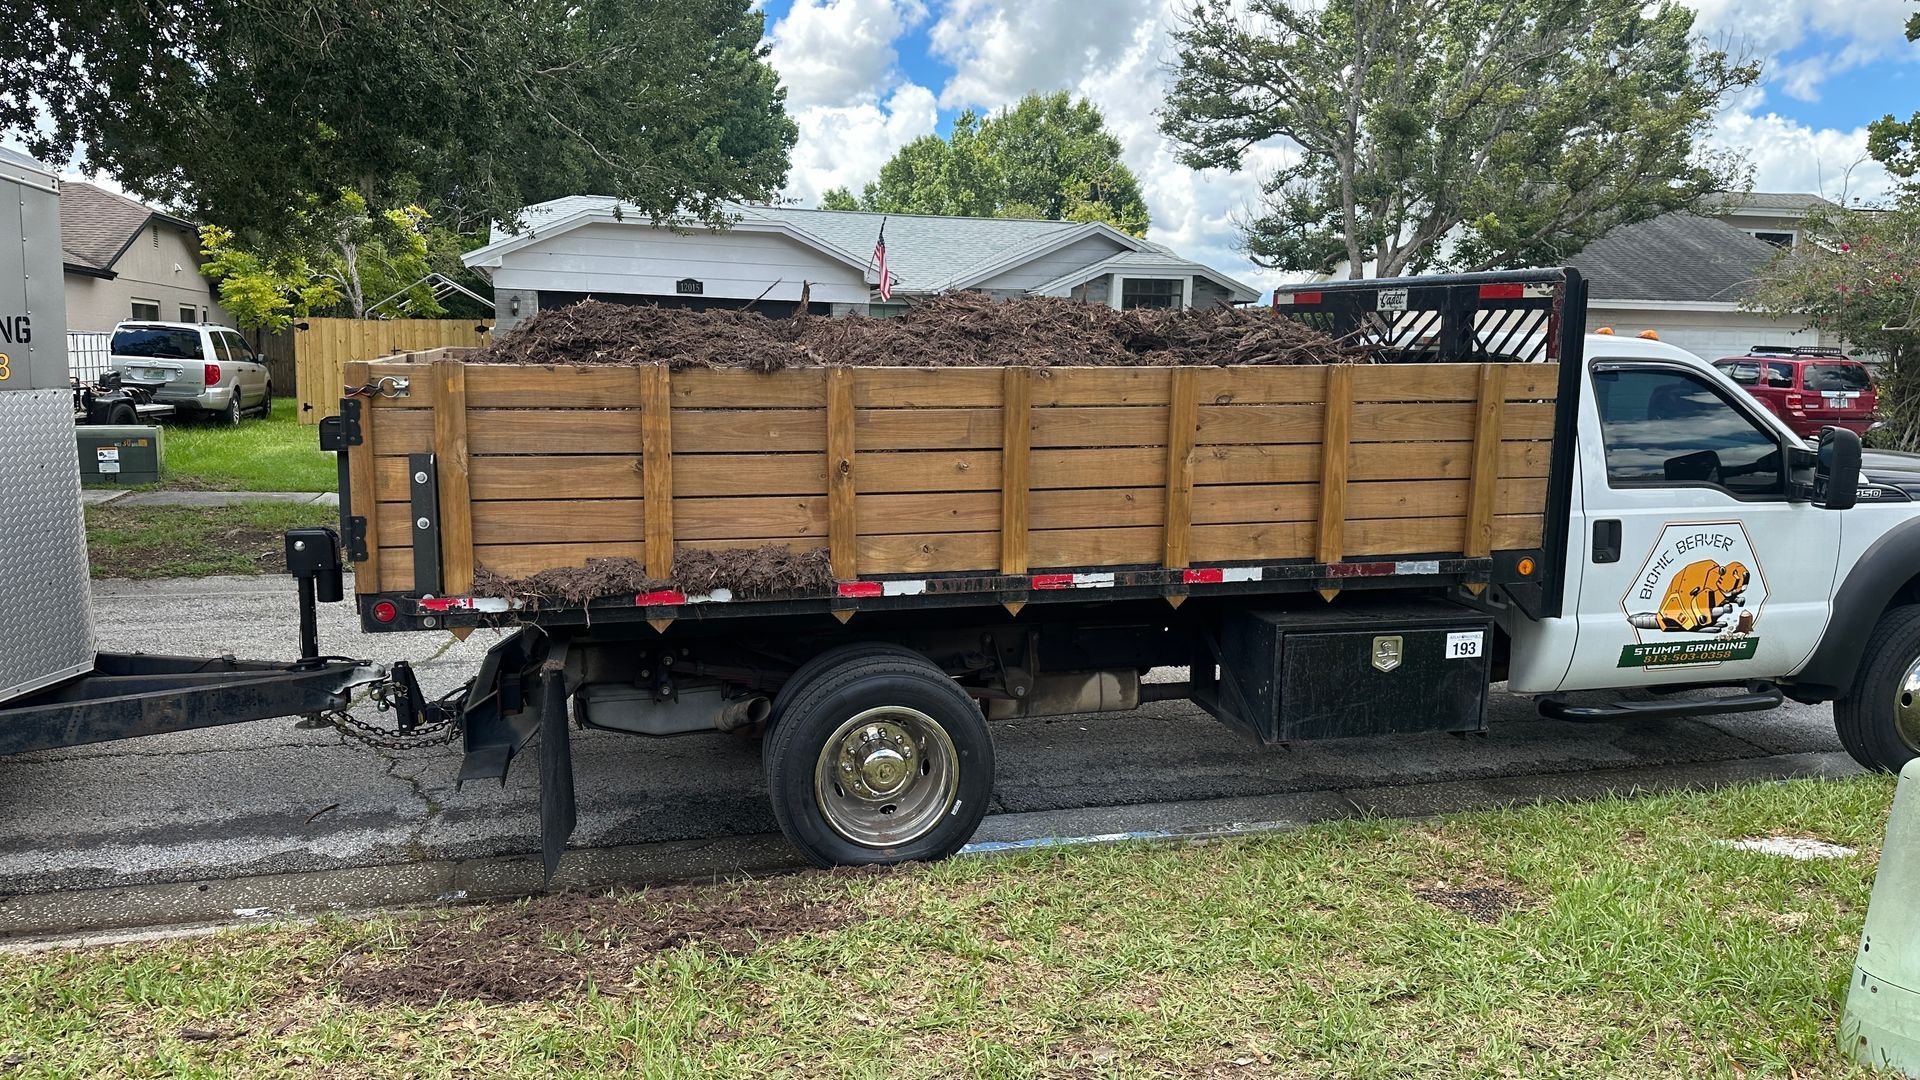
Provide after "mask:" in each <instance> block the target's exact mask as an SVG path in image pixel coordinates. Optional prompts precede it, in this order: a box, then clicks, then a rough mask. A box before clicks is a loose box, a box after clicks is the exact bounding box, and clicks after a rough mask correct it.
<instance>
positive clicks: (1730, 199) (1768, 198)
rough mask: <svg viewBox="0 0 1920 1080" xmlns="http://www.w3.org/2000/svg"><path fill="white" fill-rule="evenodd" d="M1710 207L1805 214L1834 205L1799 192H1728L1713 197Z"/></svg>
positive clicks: (1818, 197) (1709, 203)
mask: <svg viewBox="0 0 1920 1080" xmlns="http://www.w3.org/2000/svg"><path fill="white" fill-rule="evenodd" d="M1708 205H1709V206H1710V207H1712V208H1715V209H1719V210H1769V211H1779V212H1781V213H1785V214H1804V213H1806V212H1807V211H1809V210H1812V209H1814V208H1815V207H1831V206H1833V205H1834V204H1833V203H1831V202H1829V201H1827V200H1826V199H1823V198H1821V197H1820V196H1818V195H1808V194H1806V193H1804V192H1799V191H1727V192H1722V193H1720V194H1718V195H1715V196H1713V197H1712V198H1711V199H1709V200H1708Z"/></svg>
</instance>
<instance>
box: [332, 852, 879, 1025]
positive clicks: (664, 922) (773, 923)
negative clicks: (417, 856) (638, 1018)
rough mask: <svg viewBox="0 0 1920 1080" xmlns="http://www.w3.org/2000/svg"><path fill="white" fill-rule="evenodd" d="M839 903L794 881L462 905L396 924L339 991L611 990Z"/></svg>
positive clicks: (374, 998) (778, 933)
mask: <svg viewBox="0 0 1920 1080" xmlns="http://www.w3.org/2000/svg"><path fill="white" fill-rule="evenodd" d="M856 919H857V916H856V915H855V914H854V913H852V912H850V911H848V910H847V909H846V907H845V906H844V905H841V906H834V905H829V904H826V903H822V902H819V901H816V900H812V899H808V898H805V897H803V896H801V895H798V894H797V893H796V892H795V890H794V889H793V888H792V887H791V884H790V879H787V880H775V881H770V882H749V883H747V884H745V885H743V886H742V887H741V888H740V889H738V890H737V891H732V892H721V891H718V890H715V889H712V888H710V887H707V888H701V887H695V886H688V885H676V886H668V887H664V888H657V889H649V890H647V891H645V892H625V893H612V894H596V895H589V894H586V893H559V894H556V895H553V896H545V897H540V898H538V899H535V900H531V901H527V902H525V903H517V904H502V905H498V906H490V907H483V908H479V909H474V908H460V909H456V910H452V911H448V912H442V913H440V914H439V915H436V916H434V917H431V918H428V919H425V920H423V921H421V922H419V923H416V924H413V925H412V926H410V927H404V928H402V929H401V930H400V931H399V934H400V938H401V943H400V947H399V949H397V950H396V951H393V952H381V953H376V954H372V955H364V954H356V955H351V956H349V957H348V958H347V959H345V960H343V961H342V962H341V967H342V970H343V974H342V975H341V977H340V993H341V995H342V996H343V997H346V998H349V999H352V1000H356V1001H370V1002H398V1003H405V1004H412V1005H433V1004H436V1003H438V1002H440V1001H441V1000H443V999H454V1000H469V999H471V1000H478V1001H492V1002H520V1001H541V1000H545V999H548V998H551V997H553V996H554V995H556V994H562V993H569V992H574V991H578V990H581V989H583V988H584V987H585V986H586V985H587V984H588V983H592V984H593V985H594V986H595V987H596V988H598V989H599V991H600V992H601V993H607V994H615V993H618V992H619V991H620V989H621V988H622V987H624V986H626V985H627V984H628V983H629V982H631V981H632V979H633V973H634V969H635V968H637V967H639V966H641V965H643V964H645V963H647V962H648V961H649V960H651V959H652V958H653V957H655V956H657V955H659V954H660V953H662V952H665V951H667V950H669V949H674V948H678V947H680V946H683V945H695V946H699V947H701V948H704V949H709V950H715V951H719V952H724V953H729V954H732V955H735V956H741V955H745V954H747V953H750V952H752V951H754V950H755V949H757V948H759V947H760V946H762V945H766V944H768V943H771V942H775V941H780V940H782V939H785V938H790V937H796V936H799V935H802V934H814V933H824V932H827V931H831V930H838V929H840V928H841V927H844V926H847V925H849V924H851V923H853V922H854V921H856Z"/></svg>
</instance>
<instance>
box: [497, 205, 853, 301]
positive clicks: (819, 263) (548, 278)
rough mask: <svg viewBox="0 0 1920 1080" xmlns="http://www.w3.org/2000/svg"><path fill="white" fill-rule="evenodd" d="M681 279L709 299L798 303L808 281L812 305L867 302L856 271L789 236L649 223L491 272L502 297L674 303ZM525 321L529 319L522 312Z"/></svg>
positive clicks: (554, 246)
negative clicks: (545, 294) (598, 296)
mask: <svg viewBox="0 0 1920 1080" xmlns="http://www.w3.org/2000/svg"><path fill="white" fill-rule="evenodd" d="M681 278H696V279H698V280H699V281H700V282H701V283H702V284H703V286H704V288H703V290H702V293H701V295H703V296H708V297H725V298H729V299H739V300H752V299H754V298H756V297H760V296H762V295H764V296H765V298H766V299H768V300H798V299H800V283H801V282H802V281H805V282H809V283H811V292H810V297H811V299H812V301H813V302H814V303H818V304H865V303H866V302H867V284H866V282H865V280H864V279H863V277H862V274H861V272H860V270H859V269H858V268H856V267H852V266H848V265H847V264H845V263H843V262H841V261H839V260H838V259H834V258H832V257H830V256H828V255H826V254H824V253H822V252H819V251H815V250H814V249H812V248H810V247H807V246H806V245H804V244H801V243H799V242H798V241H795V240H791V239H788V238H787V237H784V236H777V235H773V234H769V233H753V232H744V231H740V230H732V231H723V232H716V231H710V230H704V229H702V230H695V231H692V232H688V233H675V232H672V231H670V230H667V229H657V228H654V227H653V226H652V225H648V224H645V223H643V222H635V223H632V224H611V223H608V224H594V225H583V226H581V227H580V228H578V229H574V230H572V231H571V232H564V233H561V234H559V235H557V236H554V237H551V238H548V239H543V240H538V241H536V242H534V243H532V244H529V245H527V246H526V247H523V248H521V249H519V250H517V251H512V252H509V253H507V254H506V255H505V256H504V257H503V258H502V260H501V265H500V268H499V269H497V270H495V271H494V272H493V283H494V288H495V289H496V290H499V291H501V292H511V291H514V290H525V291H532V290H538V289H550V290H553V291H556V292H577V293H621V294H626V295H634V296H673V295H675V292H674V283H675V282H677V281H679V280H680V279H681ZM521 314H522V317H523V318H524V317H525V316H526V315H527V314H529V313H528V312H527V311H526V308H525V307H524V305H523V307H522V309H521Z"/></svg>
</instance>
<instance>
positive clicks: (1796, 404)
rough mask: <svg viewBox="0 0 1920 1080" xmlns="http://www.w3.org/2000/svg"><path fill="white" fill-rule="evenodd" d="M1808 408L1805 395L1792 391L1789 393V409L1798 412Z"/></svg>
mask: <svg viewBox="0 0 1920 1080" xmlns="http://www.w3.org/2000/svg"><path fill="white" fill-rule="evenodd" d="M1806 407H1807V399H1806V396H1805V395H1803V394H1798V393H1795V392H1794V391H1791V390H1789V391H1787V408H1789V409H1793V410H1795V411H1798V410H1800V409H1804V408H1806Z"/></svg>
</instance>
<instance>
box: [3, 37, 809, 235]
mask: <svg viewBox="0 0 1920 1080" xmlns="http://www.w3.org/2000/svg"><path fill="white" fill-rule="evenodd" d="M763 24H764V16H763V15H762V14H761V13H760V12H759V11H756V10H754V9H753V6H752V4H751V2H750V0H471V2H469V3H463V4H460V5H456V6H454V7H451V8H450V7H448V6H447V5H444V4H440V3H437V2H434V0H153V2H150V3H140V4H128V3H123V2H121V0H22V4H21V5H20V6H19V7H18V10H15V11H14V12H13V13H12V14H11V15H9V16H8V17H7V18H5V19H0V56H6V57H8V58H9V62H8V63H7V64H5V65H0V133H6V134H15V135H17V136H19V137H20V138H21V139H22V140H23V141H24V142H25V143H26V144H27V147H28V149H29V150H30V151H31V152H32V153H34V154H35V155H36V156H39V157H42V158H45V159H48V160H52V161H60V162H65V161H69V160H74V161H76V163H77V164H78V165H79V166H80V167H82V168H85V169H98V170H101V171H104V172H106V173H108V174H109V175H111V176H113V177H115V178H116V179H117V180H119V181H120V182H121V183H123V184H124V185H126V187H127V188H128V189H129V190H130V191H132V192H133V193H134V194H136V195H138V196H141V197H144V198H148V199H152V200H157V201H161V202H164V203H168V204H173V205H178V206H182V207H185V208H188V209H190V210H192V211H194V212H197V213H199V214H200V215H201V216H202V217H204V218H205V219H206V220H211V221H219V222H222V223H224V224H225V225H227V226H228V227H230V228H232V229H234V230H235V231H236V232H237V233H239V234H240V235H242V236H248V237H253V236H259V237H262V238H266V239H276V240H277V239H280V238H282V237H283V236H284V235H285V234H286V233H287V232H289V231H291V230H292V229H293V228H294V226H295V225H296V222H294V221H293V220H292V218H293V215H291V214H290V213H289V210H290V208H295V207H300V206H303V205H307V204H310V203H315V202H326V201H330V200H332V199H333V198H334V197H335V195H336V194H337V193H338V191H339V190H340V188H341V187H342V186H346V187H351V188H352V189H354V190H356V191H358V192H360V193H362V194H363V195H364V196H366V197H367V198H368V199H369V200H370V201H371V202H372V203H373V204H374V205H379V206H405V205H407V204H409V203H416V204H418V205H421V206H424V207H427V208H429V209H431V210H432V211H433V213H434V215H435V217H436V218H437V219H439V220H441V221H443V222H445V223H447V224H448V225H450V226H452V227H453V228H456V229H460V230H467V231H470V230H471V229H472V228H473V227H474V226H476V225H478V224H482V223H484V222H486V221H487V220H489V219H505V218H508V217H510V216H511V215H512V214H513V212H514V211H516V210H517V209H518V208H519V207H521V206H523V205H525V204H527V203H530V202H535V201H539V200H543V199H549V198H554V197H556V196H560V195H567V194H577V193H579V192H582V191H592V192H604V193H607V194H611V195H616V196H618V197H620V198H621V199H622V200H624V201H625V202H627V203H628V204H629V205H631V206H633V207H635V208H637V209H638V210H639V211H640V212H641V213H643V214H648V215H651V216H653V217H655V218H660V217H665V216H670V215H674V214H678V213H683V212H685V213H691V214H694V215H697V216H701V217H705V218H709V219H718V218H719V217H720V215H721V205H720V204H721V201H722V200H726V199H738V198H766V197H770V196H771V195H772V194H773V193H774V192H775V191H777V190H778V189H779V187H780V185H781V184H782V183H783V182H784V181H785V179H786V174H787V164H788V163H787V154H788V151H789V150H790V149H791V148H792V146H793V143H794V140H795V138H796V135H797V131H796V128H795V127H794V124H793V122H792V121H791V120H790V119H789V118H788V117H787V116H786V114H785V110H784V102H785V91H784V90H783V89H781V87H780V85H779V81H778V78H777V77H776V75H775V74H774V72H773V70H772V69H771V68H770V67H768V66H767V64H766V63H765V56H766V48H765V46H764V45H763V44H762V41H761V38H762V31H763Z"/></svg>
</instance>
